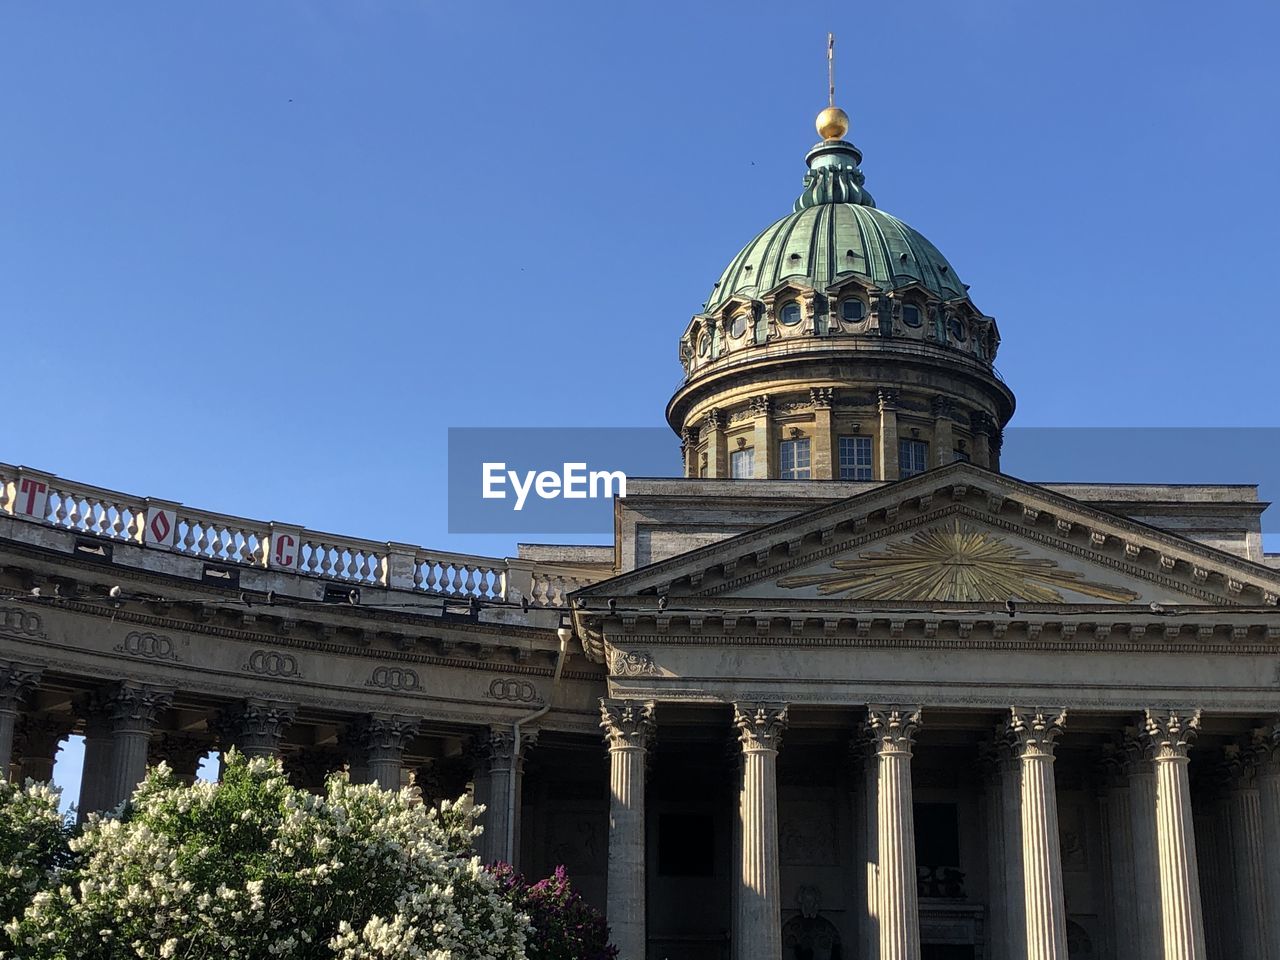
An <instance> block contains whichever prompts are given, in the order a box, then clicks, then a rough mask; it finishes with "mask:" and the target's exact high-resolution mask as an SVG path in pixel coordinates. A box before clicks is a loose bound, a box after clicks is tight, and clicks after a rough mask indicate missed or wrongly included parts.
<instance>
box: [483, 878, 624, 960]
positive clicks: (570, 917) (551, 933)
mask: <svg viewBox="0 0 1280 960" xmlns="http://www.w3.org/2000/svg"><path fill="white" fill-rule="evenodd" d="M491 869H492V870H493V873H494V876H496V877H497V878H498V884H499V886H500V887H501V888H502V890H503V892H505V893H506V894H507V896H509V897H510V898H512V900H514V902H515V905H516V907H517V909H519V910H521V911H523V912H524V913H526V914H528V915H529V922H530V925H531V926H532V927H533V930H532V931H531V932H530V934H529V941H528V944H527V946H526V948H525V949H526V952H527V953H528V956H529V960H614V958H616V957H617V956H618V948H617V947H615V946H612V945H610V943H609V927H608V925H607V924H606V923H605V919H604V917H603V916H601V915H600V913H599V911H597V910H596V909H595V908H594V907H592V906H591V905H590V904H589V903H587V902H586V901H585V900H583V899H582V896H581V895H580V894H578V893H576V892H575V891H574V890H572V889H571V888H570V887H569V878H568V876H566V875H565V872H564V867H556V872H555V873H554V874H552V875H551V876H549V877H547V879H545V880H539V881H538V882H537V883H535V884H533V885H530V884H529V882H528V881H526V880H525V878H524V877H522V876H521V875H520V874H518V873H516V871H515V868H513V867H512V866H511V865H510V864H507V863H499V864H495V865H494V866H493V867H492V868H491Z"/></svg>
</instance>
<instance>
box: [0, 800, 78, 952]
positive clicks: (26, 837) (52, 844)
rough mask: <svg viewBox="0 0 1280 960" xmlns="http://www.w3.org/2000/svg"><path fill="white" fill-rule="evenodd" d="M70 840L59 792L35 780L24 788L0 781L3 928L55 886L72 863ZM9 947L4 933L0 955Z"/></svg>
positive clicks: (0, 921) (0, 937) (0, 936)
mask: <svg viewBox="0 0 1280 960" xmlns="http://www.w3.org/2000/svg"><path fill="white" fill-rule="evenodd" d="M68 835H69V829H68V827H67V824H66V822H65V821H64V820H63V818H62V814H60V813H59V812H58V791H57V790H53V789H51V788H50V787H49V786H48V785H47V784H43V783H33V782H31V781H30V780H28V781H27V783H26V784H25V785H23V786H20V785H18V784H14V783H9V782H7V781H4V780H0V924H3V923H4V922H5V921H6V920H9V919H11V918H13V917H16V916H18V915H19V914H20V913H22V911H23V909H24V908H25V907H26V905H27V904H28V903H30V902H31V899H32V898H33V897H34V896H35V895H36V893H37V892H39V891H40V890H43V889H45V888H47V887H49V886H51V885H52V883H53V882H54V879H53V878H54V874H55V871H56V870H57V869H58V868H59V867H62V866H65V865H66V864H67V862H68V860H69V859H70V851H69V850H68V849H67V837H68ZM8 946H9V942H8V938H7V937H6V936H5V934H4V933H3V932H0V951H4V950H5V949H6V948H7V947H8Z"/></svg>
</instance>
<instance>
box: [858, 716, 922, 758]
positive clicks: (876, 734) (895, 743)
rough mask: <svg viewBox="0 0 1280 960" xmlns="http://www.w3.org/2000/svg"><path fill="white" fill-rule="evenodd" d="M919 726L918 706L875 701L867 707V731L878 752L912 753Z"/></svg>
mask: <svg viewBox="0 0 1280 960" xmlns="http://www.w3.org/2000/svg"><path fill="white" fill-rule="evenodd" d="M919 726H920V708H919V707H918V706H902V705H900V704H893V705H886V704H879V703H873V704H871V705H869V706H868V707H867V732H868V734H869V736H870V738H871V741H872V742H873V743H874V744H875V749H876V753H877V754H881V755H883V754H887V753H910V752H911V747H912V744H914V743H915V736H916V730H917V728H919Z"/></svg>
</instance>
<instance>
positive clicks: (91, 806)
mask: <svg viewBox="0 0 1280 960" xmlns="http://www.w3.org/2000/svg"><path fill="white" fill-rule="evenodd" d="M75 707H76V710H77V712H78V713H79V714H80V716H82V717H84V763H83V764H82V765H81V767H80V797H79V799H78V800H77V802H76V822H77V823H83V822H84V821H85V818H86V817H88V816H89V814H91V813H101V812H102V811H103V810H105V809H106V804H107V796H108V794H109V793H110V792H111V747H112V738H111V718H110V716H108V714H107V710H106V702H105V698H104V697H103V696H102V694H101V693H100V692H98V693H93V694H89V695H86V696H83V697H80V698H79V699H77V700H76V703H75Z"/></svg>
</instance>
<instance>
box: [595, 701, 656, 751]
mask: <svg viewBox="0 0 1280 960" xmlns="http://www.w3.org/2000/svg"><path fill="white" fill-rule="evenodd" d="M600 727H601V729H602V730H604V739H605V742H606V743H608V744H609V749H611V750H612V749H614V748H617V749H623V748H625V747H640V748H641V749H643V748H644V747H646V746H647V745H648V743H649V738H650V737H651V736H652V735H653V701H652V700H646V701H640V700H612V699H610V698H608V697H601V698H600Z"/></svg>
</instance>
